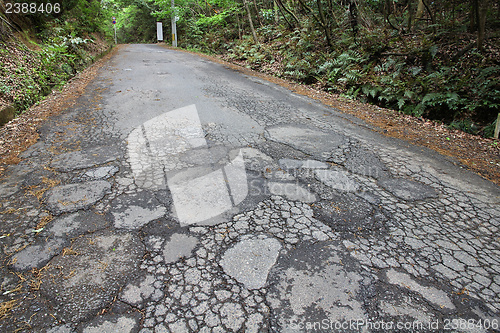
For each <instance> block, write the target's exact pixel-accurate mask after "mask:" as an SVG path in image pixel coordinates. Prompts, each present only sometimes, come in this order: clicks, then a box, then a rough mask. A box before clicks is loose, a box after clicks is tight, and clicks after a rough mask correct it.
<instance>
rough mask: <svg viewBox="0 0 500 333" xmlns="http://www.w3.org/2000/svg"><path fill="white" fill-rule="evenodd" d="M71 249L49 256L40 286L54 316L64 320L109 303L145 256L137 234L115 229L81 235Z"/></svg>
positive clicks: (77, 318)
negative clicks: (49, 259) (49, 261)
mask: <svg viewBox="0 0 500 333" xmlns="http://www.w3.org/2000/svg"><path fill="white" fill-rule="evenodd" d="M71 249H72V251H71V253H66V254H61V255H59V256H57V257H55V258H53V259H52V261H51V264H50V266H48V267H47V269H46V270H44V274H42V279H41V285H40V292H41V293H42V295H43V296H44V297H45V298H46V299H48V300H49V301H50V303H51V306H52V307H53V313H54V315H55V316H56V317H57V318H60V320H62V321H64V322H78V321H81V320H83V319H88V318H89V317H90V316H93V315H94V314H95V313H97V312H98V311H100V310H101V309H102V308H104V307H106V306H108V305H109V304H111V302H112V301H113V298H114V295H116V294H117V293H118V291H119V290H120V289H121V288H122V287H123V286H124V285H126V283H127V281H128V280H129V279H130V278H131V277H133V276H134V275H135V274H136V273H137V269H138V266H139V264H140V261H141V259H142V257H143V255H144V246H143V244H142V243H141V241H140V239H139V237H138V236H136V235H134V234H131V233H120V232H116V231H115V230H113V231H103V232H96V233H94V234H91V235H88V236H84V237H80V238H78V239H76V240H75V241H74V243H73V244H72V247H71Z"/></svg>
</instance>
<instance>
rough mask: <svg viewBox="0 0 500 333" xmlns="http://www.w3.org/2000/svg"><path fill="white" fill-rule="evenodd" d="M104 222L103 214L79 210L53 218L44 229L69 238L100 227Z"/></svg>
mask: <svg viewBox="0 0 500 333" xmlns="http://www.w3.org/2000/svg"><path fill="white" fill-rule="evenodd" d="M106 224H107V222H106V220H105V219H104V216H102V215H100V214H96V213H94V212H89V211H79V212H76V213H71V214H69V215H64V216H60V217H58V218H56V219H54V220H53V221H51V222H50V224H49V225H48V226H47V227H46V229H47V233H49V234H50V235H53V236H55V237H64V238H67V239H70V238H73V237H76V236H79V235H81V234H84V233H87V232H94V231H96V230H99V229H102V228H104V227H105V226H106Z"/></svg>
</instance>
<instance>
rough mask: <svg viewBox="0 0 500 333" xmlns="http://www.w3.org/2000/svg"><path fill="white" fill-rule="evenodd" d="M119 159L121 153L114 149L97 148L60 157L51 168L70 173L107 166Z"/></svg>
mask: <svg viewBox="0 0 500 333" xmlns="http://www.w3.org/2000/svg"><path fill="white" fill-rule="evenodd" d="M118 157H119V151H118V150H116V149H113V148H112V147H108V146H106V147H97V148H91V149H87V150H77V151H72V152H69V153H63V154H61V155H58V156H57V157H55V158H54V159H53V160H52V162H51V163H50V167H51V168H54V169H56V170H57V171H62V172H68V171H74V170H80V169H87V168H92V167H95V166H97V165H102V164H106V163H109V162H112V161H115V160H116V159H118Z"/></svg>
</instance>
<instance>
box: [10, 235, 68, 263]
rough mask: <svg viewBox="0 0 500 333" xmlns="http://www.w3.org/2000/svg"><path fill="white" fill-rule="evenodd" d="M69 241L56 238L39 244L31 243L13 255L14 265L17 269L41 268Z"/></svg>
mask: <svg viewBox="0 0 500 333" xmlns="http://www.w3.org/2000/svg"><path fill="white" fill-rule="evenodd" d="M66 243H67V242H66V241H65V240H64V239H62V238H54V239H51V240H49V241H47V242H43V243H41V244H38V245H31V246H28V247H26V248H24V249H23V250H21V251H19V252H18V253H16V254H15V255H14V256H13V257H12V262H13V265H12V266H13V267H14V268H15V269H17V270H28V269H32V268H41V267H43V266H45V264H47V263H48V262H49V261H50V259H52V258H53V257H54V256H55V255H57V254H58V253H59V252H60V251H61V250H62V248H63V247H64V245H65V244H66Z"/></svg>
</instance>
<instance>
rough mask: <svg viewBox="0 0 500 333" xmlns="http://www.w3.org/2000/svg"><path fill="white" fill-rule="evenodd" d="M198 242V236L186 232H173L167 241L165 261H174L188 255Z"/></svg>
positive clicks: (164, 250) (164, 251)
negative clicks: (185, 233)
mask: <svg viewBox="0 0 500 333" xmlns="http://www.w3.org/2000/svg"><path fill="white" fill-rule="evenodd" d="M196 244H198V238H196V237H194V236H188V235H184V234H173V235H172V236H171V237H170V240H169V241H167V242H165V247H164V248H163V258H164V260H165V263H167V264H170V263H174V262H176V261H177V260H179V259H181V258H184V257H188V256H189V255H191V252H192V251H193V249H194V248H195V246H196Z"/></svg>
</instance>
